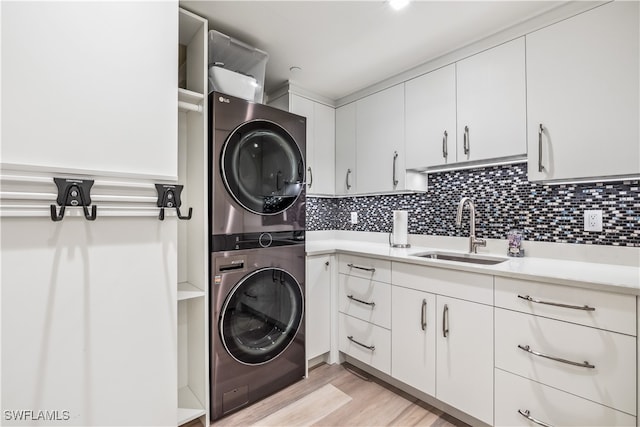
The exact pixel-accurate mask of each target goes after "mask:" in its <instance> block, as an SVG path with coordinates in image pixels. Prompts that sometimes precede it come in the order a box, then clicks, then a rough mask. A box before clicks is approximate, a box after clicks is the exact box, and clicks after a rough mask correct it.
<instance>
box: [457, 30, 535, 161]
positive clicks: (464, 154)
mask: <svg viewBox="0 0 640 427" xmlns="http://www.w3.org/2000/svg"><path fill="white" fill-rule="evenodd" d="M456 81H457V108H458V124H457V126H458V130H457V139H458V141H457V150H458V156H457V161H458V162H462V161H475V160H484V159H493V158H500V157H508V156H516V155H524V154H526V152H527V141H526V93H525V88H526V83H525V46H524V38H519V39H515V40H513V41H510V42H507V43H504V44H502V45H500V46H497V47H494V48H492V49H489V50H486V51H484V52H481V53H478V54H476V55H473V56H471V57H469V58H466V59H464V60H462V61H459V62H457V63H456ZM465 129H467V131H466V132H465ZM465 139H466V143H465Z"/></svg>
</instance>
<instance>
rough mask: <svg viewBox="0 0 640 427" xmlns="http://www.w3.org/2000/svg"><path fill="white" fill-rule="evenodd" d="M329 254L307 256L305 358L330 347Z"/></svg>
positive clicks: (314, 355)
mask: <svg viewBox="0 0 640 427" xmlns="http://www.w3.org/2000/svg"><path fill="white" fill-rule="evenodd" d="M332 259H333V258H332V257H331V256H329V255H324V256H317V257H309V258H307V272H306V275H307V279H306V284H307V288H306V291H305V301H306V310H307V311H306V317H305V323H306V328H307V331H306V338H305V339H306V346H307V359H313V358H314V357H316V356H319V355H321V354H324V353H326V352H328V351H329V350H330V349H331V261H332Z"/></svg>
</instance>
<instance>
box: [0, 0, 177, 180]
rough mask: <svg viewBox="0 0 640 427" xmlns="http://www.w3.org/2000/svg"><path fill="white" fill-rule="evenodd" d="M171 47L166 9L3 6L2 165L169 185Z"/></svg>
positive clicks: (172, 26)
mask: <svg viewBox="0 0 640 427" xmlns="http://www.w3.org/2000/svg"><path fill="white" fill-rule="evenodd" d="M177 45H178V6H177V2H175V1H168V2H7V3H3V5H2V81H3V85H2V105H3V106H10V108H3V109H2V151H1V157H2V162H3V163H10V164H21V165H31V166H38V167H42V168H47V169H55V168H59V169H69V168H70V169H75V170H82V171H101V172H102V171H104V172H112V173H124V174H147V175H153V176H163V177H168V178H175V177H176V176H177V160H176V152H177V148H176V135H177V114H176V111H177V101H178V99H177V86H178V85H177V82H178V67H177V66H176V64H177V63H178V49H177ZM142 53H144V54H142Z"/></svg>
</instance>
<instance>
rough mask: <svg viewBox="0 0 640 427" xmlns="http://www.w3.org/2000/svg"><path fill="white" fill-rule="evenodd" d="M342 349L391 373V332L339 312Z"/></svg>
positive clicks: (376, 367) (372, 365) (378, 368)
mask: <svg viewBox="0 0 640 427" xmlns="http://www.w3.org/2000/svg"><path fill="white" fill-rule="evenodd" d="M339 317H340V319H339V322H340V326H339V331H340V337H339V343H340V344H339V348H340V351H341V352H343V353H345V354H347V355H349V356H351V357H353V358H354V359H357V360H359V361H361V362H364V363H366V364H367V365H369V366H371V367H372V368H375V369H377V370H379V371H380V372H384V373H385V374H390V373H391V332H390V331H389V330H388V329H385V328H381V327H380V326H376V325H374V324H373V323H369V322H365V321H364V320H360V319H356V318H355V317H351V316H348V315H346V314H344V313H339Z"/></svg>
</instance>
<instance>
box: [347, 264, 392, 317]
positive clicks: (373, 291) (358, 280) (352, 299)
mask: <svg viewBox="0 0 640 427" xmlns="http://www.w3.org/2000/svg"><path fill="white" fill-rule="evenodd" d="M338 307H340V311H341V312H342V313H345V314H348V315H350V316H353V317H357V318H358V319H361V320H365V321H367V322H371V323H374V324H376V325H378V326H382V327H383V328H387V329H390V328H391V285H390V284H388V283H382V282H376V281H375V280H370V279H363V278H362V277H355V276H349V275H347V274H340V292H339V294H338Z"/></svg>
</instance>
